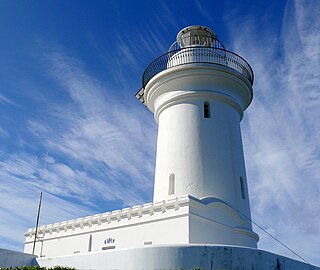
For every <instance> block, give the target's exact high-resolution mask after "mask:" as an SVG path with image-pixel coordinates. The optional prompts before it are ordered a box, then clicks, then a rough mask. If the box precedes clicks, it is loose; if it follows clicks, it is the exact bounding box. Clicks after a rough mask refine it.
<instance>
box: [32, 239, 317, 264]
mask: <svg viewBox="0 0 320 270" xmlns="http://www.w3.org/2000/svg"><path fill="white" fill-rule="evenodd" d="M37 262H38V263H39V265H40V266H47V267H53V266H55V265H62V266H69V267H75V268H76V269H83V270H87V269H88V270H89V269H104V270H111V269H112V270H114V269H119V270H137V269H145V270H154V269H163V270H165V269H167V270H169V269H194V268H200V269H202V270H213V269H219V270H225V269H239V270H247V269H250V270H275V269H278V270H279V269H280V270H320V268H319V267H315V266H312V265H309V264H305V263H302V262H298V261H295V260H292V259H289V258H286V257H282V256H279V255H276V254H272V253H269V252H266V251H262V250H257V249H248V248H238V247H228V246H210V245H176V246H153V247H152V246H150V247H145V248H135V249H124V250H110V251H104V252H100V253H87V254H82V255H73V256H64V257H56V258H39V259H37ZM277 267H278V268H277Z"/></svg>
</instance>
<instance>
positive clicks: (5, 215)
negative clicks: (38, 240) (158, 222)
mask: <svg viewBox="0 0 320 270" xmlns="http://www.w3.org/2000/svg"><path fill="white" fill-rule="evenodd" d="M319 14H320V2H319V1H318V0H305V1H289V0H288V1H287V2H286V1H276V0H274V1H262V0H259V1H213V0H210V1H200V0H199V1H197V0H193V1H191V0H185V1H182V0H175V1H157V2H156V1H22V0H21V1H9V0H3V1H0V35H1V42H0V59H1V61H0V183H1V185H0V202H1V203H0V247H2V248H8V249H15V250H22V249H23V241H24V232H25V231H26V230H27V229H28V228H30V227H34V225H35V219H36V212H37V206H38V198H39V192H40V186H41V179H43V178H45V183H44V197H43V198H44V201H43V209H42V214H41V221H40V224H47V223H53V222H59V221H62V220H68V219H73V218H77V217H82V216H85V215H91V214H95V213H100V212H105V211H109V210H115V209H121V208H123V207H126V206H131V205H136V204H140V203H144V202H149V201H152V190H153V177H154V165H155V151H156V134H157V127H156V124H155V123H154V120H153V116H152V114H151V113H150V112H149V111H148V110H147V109H146V108H145V107H143V106H142V105H141V104H140V103H139V102H138V101H137V100H136V99H135V97H134V94H135V92H136V91H137V90H138V89H139V88H140V87H141V76H142V73H143V71H144V69H145V68H146V66H147V65H148V64H149V62H151V61H152V60H153V59H154V58H156V57H157V56H159V55H161V54H163V53H165V52H166V51H167V49H168V48H169V46H170V45H171V44H172V43H173V42H174V41H175V37H176V34H177V32H178V31H179V30H180V29H182V28H184V27H186V26H188V25H193V24H200V25H206V26H209V27H211V28H212V29H213V30H214V31H215V32H216V34H217V35H218V37H219V39H220V40H221V41H222V42H223V43H224V45H225V46H226V48H227V49H229V50H231V51H234V52H236V53H238V54H240V55H241V56H243V57H244V58H245V59H246V60H247V61H248V62H249V63H250V64H251V66H252V68H253V70H254V73H255V82H254V100H253V103H252V104H251V106H250V107H249V109H248V110H247V111H246V113H245V117H244V119H243V121H242V123H241V125H242V133H243V141H244V150H245V159H246V166H247V175H248V182H249V189H250V197H251V208H252V217H253V219H254V220H255V221H256V222H257V223H258V224H260V225H261V226H263V227H264V228H266V229H267V230H268V231H269V232H270V233H272V234H273V235H275V236H276V237H277V238H279V239H280V240H281V241H283V242H284V243H286V244H287V245H288V246H289V247H291V248H292V249H293V250H295V251H296V252H298V253H299V254H300V255H301V256H302V257H304V258H305V259H307V260H308V261H309V262H310V263H313V264H317V265H320V256H319V246H320V226H319V224H320V200H319V197H320V181H319V178H320V166H319V161H320V148H319V145H320V136H319V133H320V121H319V120H318V119H319V118H320V110H319V105H320V91H319V85H320V75H319V67H320V48H319V44H320V21H319V18H318V15H319ZM46 152H49V154H48V158H47V169H46V171H45V172H44V170H43V167H44V159H45V156H46ZM255 231H256V232H257V233H259V235H260V238H261V240H260V242H259V247H260V248H261V249H266V250H269V251H272V252H276V253H280V254H283V255H286V256H290V257H294V255H293V254H290V253H289V252H288V251H287V250H285V249H284V248H283V247H281V246H280V245H279V244H278V243H276V242H275V241H274V240H272V239H271V238H270V237H268V236H267V235H265V234H264V233H263V232H261V231H260V230H259V229H258V228H255Z"/></svg>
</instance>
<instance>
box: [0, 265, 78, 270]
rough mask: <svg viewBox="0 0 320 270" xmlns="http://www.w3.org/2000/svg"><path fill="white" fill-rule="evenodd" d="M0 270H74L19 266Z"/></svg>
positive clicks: (70, 269) (61, 267) (71, 269)
mask: <svg viewBox="0 0 320 270" xmlns="http://www.w3.org/2000/svg"><path fill="white" fill-rule="evenodd" d="M0 269H1V270H76V269H75V268H72V267H63V266H55V267H51V268H47V267H41V266H21V267H10V268H0Z"/></svg>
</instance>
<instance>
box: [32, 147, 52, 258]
mask: <svg viewBox="0 0 320 270" xmlns="http://www.w3.org/2000/svg"><path fill="white" fill-rule="evenodd" d="M48 154H49V153H48V152H47V154H46V157H45V159H44V167H43V172H44V175H43V178H42V183H41V191H40V200H39V207H38V214H37V222H36V231H35V234H34V240H33V249H32V254H33V255H34V251H35V249H36V242H37V236H38V227H39V220H40V211H41V204H42V190H43V185H44V180H45V178H46V175H45V173H46V168H47V158H48Z"/></svg>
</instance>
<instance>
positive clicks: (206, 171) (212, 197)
mask: <svg viewBox="0 0 320 270" xmlns="http://www.w3.org/2000/svg"><path fill="white" fill-rule="evenodd" d="M142 81H143V87H142V88H141V90H140V91H139V92H138V93H137V94H136V96H137V98H138V99H139V100H140V101H141V102H142V103H143V104H144V105H145V106H147V108H148V109H149V110H150V111H151V112H153V113H154V118H155V120H156V122H157V123H158V125H159V128H158V142H157V159H156V174H155V185H154V200H153V202H152V203H147V204H143V205H138V206H133V207H130V208H125V209H122V210H116V211H112V212H110V213H102V214H98V215H94V216H89V217H84V218H79V219H75V220H69V221H65V222H61V223H56V224H50V225H45V226H41V227H40V228H39V230H38V232H39V234H38V238H37V241H36V246H35V254H37V255H38V256H39V257H45V258H47V257H50V258H51V260H46V259H40V260H39V261H40V262H42V263H43V264H44V265H49V266H52V263H53V262H57V263H59V262H60V264H61V263H62V264H66V265H68V260H67V262H66V261H65V259H63V260H62V259H61V260H59V259H58V260H52V258H57V256H58V257H59V256H64V255H73V254H80V255H81V254H83V255H84V256H87V255H89V254H93V255H92V256H93V257H92V256H91V257H90V258H95V256H97V254H100V253H101V254H104V255H103V256H109V257H108V258H109V259H110V258H118V257H119V255H117V254H125V256H128V258H134V256H133V255H132V254H133V253H132V252H133V250H135V249H137V248H142V249H139V250H140V251H139V252H140V253H139V254H140V255H139V256H144V255H141V254H147V253H144V252H150V248H152V247H154V249H152V250H153V251H152V252H153V253H152V254H153V255H152V256H155V257H157V256H160V255H159V254H160V253H159V254H158V253H157V252H158V251H157V250H158V249H157V248H158V247H159V246H162V247H168V248H169V247H172V248H173V247H174V246H176V247H179V248H181V246H182V247H186V249H185V250H184V249H183V250H184V251H183V252H187V251H186V250H187V249H188V248H190V247H192V246H193V245H196V246H199V247H200V248H203V245H210V246H221V245H222V246H229V249H230V250H231V249H233V250H235V247H242V249H241V248H240V249H239V248H238V249H237V251H234V254H239V256H241V254H242V253H241V252H242V251H241V250H243V251H244V252H249V253H250V252H251V251H250V250H252V252H254V253H255V254H256V255H254V256H253V255H252V259H249V262H248V264H247V265H253V263H252V261H250V260H255V259H254V258H255V257H257V256H259V255H257V254H258V250H257V249H256V248H257V242H258V240H259V237H258V235H257V234H256V233H254V232H253V231H252V224H251V217H250V204H249V195H248V187H247V178H246V170H245V163H244V157H243V147H242V140H241V131H240V121H241V119H242V117H243V113H244V111H245V109H246V108H247V107H248V106H249V105H250V103H251V101H252V98H253V91H252V83H253V72H252V69H251V67H250V65H249V64H248V63H247V62H246V61H245V60H244V59H243V58H241V57H240V56H238V55H236V54H234V53H232V52H229V51H227V50H225V48H224V46H223V44H222V43H221V42H220V41H219V40H218V39H217V37H216V35H215V33H214V32H213V31H212V30H210V29H209V28H207V27H203V26H190V27H187V28H184V29H183V30H181V31H180V32H179V33H178V35H177V41H176V42H175V43H174V44H173V45H172V46H171V47H170V49H169V52H168V53H167V54H165V55H162V56H161V57H160V58H157V59H156V60H154V61H153V62H152V63H151V64H150V65H149V66H148V67H147V68H146V70H145V72H144V74H143V78H142ZM34 238H35V228H33V229H29V230H28V231H27V233H26V241H25V250H24V251H25V252H26V253H31V252H32V249H33V242H34ZM232 247H234V248H232ZM143 248H144V249H143ZM247 248H250V249H249V251H248V249H247ZM127 249H128V250H129V251H126V250H127ZM130 250H131V251H130ZM141 250H142V251H141ZM176 250H178V249H176ZM199 250H200V249H199ZM199 250H198V251H194V252H195V253H194V254H196V253H199V254H200V253H201V252H200V251H199ZM239 250H240V251H239ZM117 251H119V252H120V253H117ZM105 252H108V255H106V253H105ZM110 252H111V253H110ZM115 252H116V253H115ZM121 252H122V253H121ZM123 252H125V253H123ZM159 252H160V251H159ZM161 252H163V251H161ZM166 252H167V253H165V254H167V255H166V256H167V257H168V260H166V259H165V260H164V262H163V263H166V262H169V261H170V260H171V261H172V262H174V263H172V264H170V263H169V264H168V265H169V266H170V267H183V263H184V262H186V261H188V260H190V259H188V260H187V259H185V260H184V261H182V262H181V258H180V261H179V260H178V259H174V258H173V259H172V258H171V257H170V256H171V255H169V253H170V254H171V252H172V250H171V249H170V251H169V249H168V250H167V251H166ZM183 252H182V253H183ZM188 252H189V251H188ZM215 252H216V251H215ZM237 252H239V253H237ZM259 252H260V251H259ZM182 253H181V254H182ZM112 254H113V255H112ZM157 254H158V255H157ZM243 254H244V253H243ZM259 254H261V253H259ZM80 255H79V256H80ZM101 256H102V255H101ZM110 256H111V257H110ZM112 256H113V257H112ZM117 256H118V257H117ZM121 256H122V255H121ZM121 256H120V257H121ZM130 256H131V257H130ZM150 256H151V255H150ZM268 256H269V255H268ZM268 256H266V257H265V260H266V261H268V262H269V264H270V265H271V262H272V263H273V262H275V260H276V258H278V257H272V256H273V254H271V255H270V256H271V257H268ZM274 256H275V255H274ZM167 257H165V258H167ZM169 257H170V258H171V259H169ZM68 258H69V257H68ZM70 258H74V255H73V257H72V256H71V257H70ZM77 258H80V257H77ZM81 258H87V257H81ZM88 258H89V257H88ZM177 258H178V257H177ZM73 260H74V259H73ZM92 260H95V259H92ZM132 260H133V259H132ZM281 260H282V259H281ZM288 260H289V259H288ZM291 261H292V260H291ZM70 262H71V261H70V260H69V266H76V265H72V264H70ZM147 262H148V260H147V259H146V260H145V261H144V263H145V264H146V263H147ZM281 262H282V261H281ZM293 262H294V261H293ZM117 263H119V262H117ZM152 263H153V264H152ZM152 263H151V264H149V265H153V267H155V264H154V263H155V260H152ZM277 263H278V264H279V265H280V264H281V263H280V261H279V259H277ZM115 265H117V267H119V264H116V263H115V264H112V263H111V264H110V265H109V268H110V269H111V268H112V267H115ZM141 265H142V264H141ZM141 265H140V266H141ZM146 265H147V264H146ZM163 265H164V264H163ZM163 265H162V267H164V266H163ZM188 265H189V264H188ZM191 265H192V264H191ZM243 265H244V264H243ZM265 265H267V264H265ZM287 265H289V264H288V263H287ZM157 266H158V268H159V267H160V266H159V265H157ZM193 266H195V265H193ZM80 267H81V266H80ZM86 267H87V268H90V266H86ZM86 267H85V266H83V268H86ZM136 267H137V266H136ZM141 267H142V266H141ZM259 267H260V268H259V269H271V268H262V267H261V266H259ZM104 268H105V269H107V268H108V267H106V266H104ZM109 268H108V269H109ZM115 268H116V267H115ZM120 268H121V267H120ZM138 268H139V267H138ZM132 269H134V268H132ZM136 269H137V268H136ZM141 269H142V268H141ZM241 269H242V268H241ZM243 269H244V268H243ZM252 269H258V268H252ZM272 269H278V268H272ZM279 269H280V268H279ZM281 269H282V268H281ZM283 269H284V268H283ZM290 269H309V268H301V264H299V268H294V267H293V266H292V267H291V268H290ZM310 269H311V268H310ZM312 269H316V268H312Z"/></svg>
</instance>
